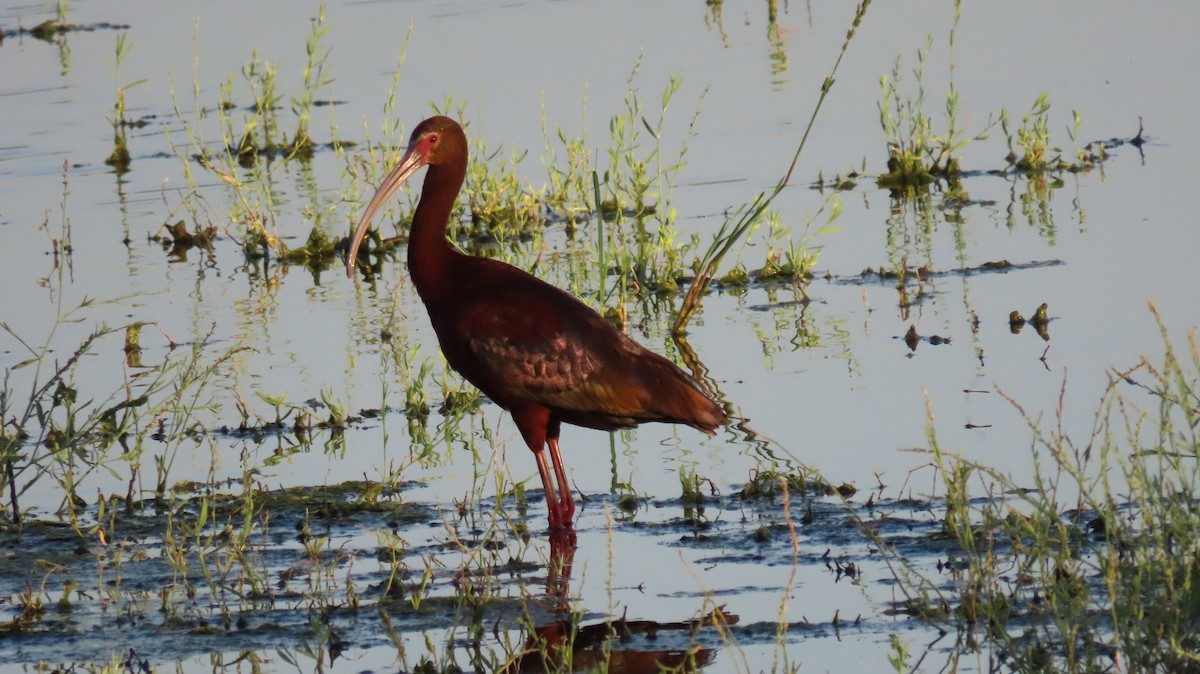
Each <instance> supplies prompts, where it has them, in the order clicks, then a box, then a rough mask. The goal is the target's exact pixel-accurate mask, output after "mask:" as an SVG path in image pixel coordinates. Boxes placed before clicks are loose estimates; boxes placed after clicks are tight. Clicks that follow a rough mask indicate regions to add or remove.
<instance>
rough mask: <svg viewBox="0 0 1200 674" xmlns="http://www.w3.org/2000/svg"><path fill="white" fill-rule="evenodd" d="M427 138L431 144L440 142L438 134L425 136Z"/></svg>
mask: <svg viewBox="0 0 1200 674" xmlns="http://www.w3.org/2000/svg"><path fill="white" fill-rule="evenodd" d="M425 138H426V140H428V141H429V142H430V143H436V142H437V141H438V136H437V134H436V133H431V134H429V135H428V136H425Z"/></svg>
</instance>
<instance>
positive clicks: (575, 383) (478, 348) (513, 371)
mask: <svg viewBox="0 0 1200 674" xmlns="http://www.w3.org/2000/svg"><path fill="white" fill-rule="evenodd" d="M531 295H532V294H527V295H523V296H521V297H520V298H519V301H492V302H488V303H486V304H485V303H473V306H472V310H471V311H469V312H466V313H464V314H463V315H462V316H461V317H460V318H459V320H458V321H457V323H458V325H457V328H458V332H457V335H458V337H459V338H460V339H461V340H462V343H463V345H464V346H465V349H464V352H465V353H464V355H465V356H467V357H468V358H469V359H470V360H471V362H470V363H462V365H463V366H464V367H459V368H458V369H459V370H460V371H461V372H462V373H463V374H464V375H466V376H467V378H468V379H472V380H474V379H476V378H477V379H478V381H475V383H476V385H478V386H479V387H480V388H481V389H483V390H484V391H485V392H486V393H489V395H492V396H493V397H496V395H497V394H502V395H503V396H504V397H507V398H517V399H522V400H527V401H530V402H536V403H539V404H542V405H546V406H547V407H554V408H559V409H566V410H577V411H593V410H596V411H598V406H600V407H603V409H604V411H605V412H606V413H609V414H618V415H620V414H623V413H626V412H627V411H632V410H633V409H635V408H636V405H637V401H636V400H635V399H632V398H631V396H630V395H628V392H627V391H623V390H621V389H622V388H623V386H622V385H621V378H620V377H619V376H615V375H616V374H617V373H615V372H614V371H613V369H612V368H609V367H607V365H608V364H609V363H610V362H611V360H612V358H613V356H614V354H616V352H617V351H619V350H621V349H624V348H627V346H626V345H627V344H631V342H629V341H628V340H626V339H624V338H623V336H622V335H620V333H619V332H617V331H616V330H615V329H614V328H613V327H612V326H611V325H610V324H608V323H607V322H605V321H604V319H602V318H600V317H599V316H598V315H595V314H594V313H592V312H591V310H590V309H587V308H586V307H585V306H584V305H583V304H582V303H577V301H576V300H574V298H571V299H570V301H569V302H566V304H564V301H563V300H562V298H561V297H558V296H552V297H546V296H542V297H537V296H531ZM579 310H583V311H582V312H581V311H579ZM452 364H453V363H452ZM472 375H475V376H472ZM488 389H492V390H491V391H489V390H488ZM625 408H629V410H626V409H625Z"/></svg>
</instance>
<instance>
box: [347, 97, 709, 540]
mask: <svg viewBox="0 0 1200 674" xmlns="http://www.w3.org/2000/svg"><path fill="white" fill-rule="evenodd" d="M423 166H427V167H428V170H427V172H426V174H425V184H424V186H423V187H422V189H421V199H420V201H419V202H418V203H417V210H416V212H415V213H414V214H413V220H412V231H411V232H410V234H409V240H408V270H409V274H410V275H411V276H412V282H413V285H414V286H415V287H416V289H417V293H418V294H419V295H420V296H421V301H422V302H424V303H425V308H426V309H427V310H428V312H429V320H430V321H431V322H432V323H433V331H434V332H435V333H437V337H438V342H439V343H440V344H441V347H442V353H444V354H445V356H446V361H447V362H448V363H450V366H451V367H452V368H454V369H455V370H457V371H458V372H459V374H461V375H462V376H463V377H465V378H466V379H467V381H469V382H471V383H472V384H474V385H475V386H476V387H478V388H479V390H480V391H482V392H483V393H484V394H485V395H487V396H488V397H489V398H491V399H492V401H493V402H495V403H496V404H497V405H499V406H500V407H503V408H504V409H506V410H508V411H509V413H510V414H512V418H513V421H514V422H515V423H516V425H517V428H518V429H519V430H520V432H521V436H522V437H523V438H524V439H525V443H526V444H527V445H529V449H531V450H532V451H533V455H534V458H535V459H536V460H537V467H538V473H539V474H540V475H541V478H542V487H543V488H544V489H545V492H546V510H547V517H548V519H549V521H550V528H551V530H552V531H555V530H563V529H569V528H570V527H571V520H572V518H573V517H574V514H575V501H574V499H573V498H572V496H571V487H570V485H569V484H568V482H567V475H566V471H565V469H564V468H563V461H562V456H561V455H560V454H559V449H558V436H559V427H560V426H561V425H562V424H563V423H568V424H575V425H577V426H585V427H587V428H596V429H599V430H605V431H611V430H615V429H618V428H630V427H633V426H636V425H638V424H640V423H643V422H647V421H663V422H668V423H676V424H687V425H689V426H692V427H694V428H696V429H699V430H701V431H704V432H705V433H708V434H709V435H712V434H713V433H714V432H715V430H716V429H717V427H719V426H720V425H722V424H723V423H725V412H724V411H723V410H722V409H721V407H719V406H718V405H717V404H716V403H714V402H713V401H712V400H710V399H709V398H708V397H707V396H705V395H704V393H702V392H701V391H700V389H699V387H697V385H696V384H695V382H694V381H693V380H692V379H691V378H690V377H688V375H686V374H685V373H684V372H683V371H682V370H680V369H679V368H678V367H676V366H675V364H674V363H672V362H671V361H669V360H667V359H666V358H663V357H662V356H660V355H658V354H656V353H654V352H652V351H649V350H648V349H646V348H645V347H643V346H641V345H640V344H638V343H637V342H634V341H633V340H632V339H630V338H628V337H626V336H625V335H624V334H622V333H621V332H620V331H619V330H617V329H616V328H615V327H614V326H613V325H612V324H611V323H609V322H608V321H607V320H605V319H604V318H603V317H601V316H600V315H599V314H597V313H596V312H595V311H593V310H592V309H591V308H589V307H588V306H587V305H585V304H584V303H583V302H581V301H579V300H578V299H576V298H575V297H572V296H571V295H569V294H567V293H565V292H563V291H562V290H559V289H558V288H555V287H554V286H552V285H550V284H548V283H546V282H544V281H541V280H539V279H537V278H535V277H534V276H532V275H530V274H528V273H526V272H524V271H521V270H520V269H517V268H516V267H513V266H511V265H508V264H505V263H503V262H500V261H498V260H490V259H486V258H481V257H475V256H472V255H466V254H463V253H460V252H459V251H457V250H455V249H454V248H453V247H451V245H450V242H449V241H447V239H446V226H447V224H448V223H449V220H450V214H451V210H452V208H453V206H454V200H455V199H456V198H457V197H458V192H459V190H460V189H461V188H462V184H463V179H464V178H465V176H466V172H467V139H466V135H465V134H464V133H463V130H462V127H461V126H459V125H458V123H457V122H455V121H454V120H452V119H450V118H448V117H431V118H429V119H427V120H425V121H423V122H421V123H420V124H419V125H417V128H416V129H414V130H413V133H412V137H411V138H410V139H409V144H408V150H407V151H406V152H405V153H404V156H403V157H402V158H401V159H400V163H399V164H398V165H397V166H396V167H395V168H394V169H392V171H391V173H389V174H388V176H387V177H386V178H384V180H383V182H382V183H380V185H379V188H378V190H376V192H375V196H374V197H372V199H371V202H370V203H369V204H368V205H367V209H366V210H365V211H363V214H362V219H361V220H359V222H358V229H357V230H356V231H355V232H354V238H353V239H352V241H351V244H350V251H349V254H348V257H347V259H346V275H347V276H350V277H353V275H354V267H355V263H356V260H357V257H358V248H359V245H361V243H362V240H363V237H364V236H365V235H366V233H367V228H368V226H369V225H370V224H371V219H372V218H373V217H374V216H375V213H376V212H377V211H378V210H379V209H380V208H381V207H382V206H383V204H384V203H385V202H386V201H387V199H388V197H389V196H391V194H392V193H393V192H395V191H396V190H397V189H399V187H400V186H401V185H402V184H403V183H404V181H406V180H408V179H409V178H410V177H411V176H412V175H413V174H414V173H416V172H417V170H418V169H420V168H421V167H423ZM547 446H549V449H550V457H549V462H547V458H546V455H545V452H544V449H545V448H546V447H547ZM551 467H553V471H554V475H553V477H552V476H551V474H550V471H551Z"/></svg>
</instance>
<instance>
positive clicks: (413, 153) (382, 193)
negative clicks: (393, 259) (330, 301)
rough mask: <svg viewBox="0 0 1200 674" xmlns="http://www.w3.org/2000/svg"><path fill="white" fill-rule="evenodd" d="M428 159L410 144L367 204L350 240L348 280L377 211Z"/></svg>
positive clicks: (352, 276)
mask: <svg viewBox="0 0 1200 674" xmlns="http://www.w3.org/2000/svg"><path fill="white" fill-rule="evenodd" d="M426 157H427V155H426V153H425V152H421V151H419V150H418V149H417V145H416V143H413V144H410V145H409V146H408V150H406V151H405V153H404V156H403V157H401V158H400V163H399V164H396V168H394V169H392V172H391V173H389V174H388V175H387V177H386V178H384V179H383V182H381V183H379V188H378V189H376V190H375V196H373V197H371V203H369V204H367V210H365V211H363V214H362V218H361V219H360V220H359V221H358V229H356V230H354V238H353V239H351V240H350V252H349V254H347V256H346V276H347V278H354V266H355V264H357V262H358V247H359V246H360V245H362V240H363V238H364V237H365V236H366V235H367V228H368V227H369V226H370V225H371V219H372V218H374V217H375V213H376V211H378V210H379V209H380V208H383V204H384V203H386V202H387V200H388V197H390V196H392V193H393V192H395V191H396V190H398V189H400V186H401V185H403V184H404V181H406V180H408V179H409V178H411V177H412V175H413V174H414V173H416V172H417V169H419V168H421V167H422V166H424V165H425V160H426Z"/></svg>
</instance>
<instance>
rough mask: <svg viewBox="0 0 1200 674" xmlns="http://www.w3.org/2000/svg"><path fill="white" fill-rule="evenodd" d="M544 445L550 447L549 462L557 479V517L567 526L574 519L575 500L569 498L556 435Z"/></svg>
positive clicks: (565, 471)
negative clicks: (551, 463)
mask: <svg viewBox="0 0 1200 674" xmlns="http://www.w3.org/2000/svg"><path fill="white" fill-rule="evenodd" d="M555 430H557V429H555ZM546 444H548V445H550V461H551V462H553V464H554V476H555V477H556V478H557V479H558V498H559V515H560V516H561V517H562V518H563V519H564V520H566V523H567V524H568V525H569V524H570V523H571V520H572V519H573V518H574V517H575V499H574V497H572V496H571V485H570V484H569V483H568V482H567V470H566V468H564V467H563V460H562V454H560V453H559V451H558V433H554V434H553V435H552V436H550V437H549V438H547V439H546Z"/></svg>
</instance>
